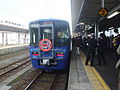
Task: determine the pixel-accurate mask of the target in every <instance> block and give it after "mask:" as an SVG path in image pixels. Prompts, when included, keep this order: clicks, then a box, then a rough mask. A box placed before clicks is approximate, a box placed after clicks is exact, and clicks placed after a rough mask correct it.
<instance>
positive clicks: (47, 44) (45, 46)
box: [39, 39, 52, 52]
mask: <svg viewBox="0 0 120 90" xmlns="http://www.w3.org/2000/svg"><path fill="white" fill-rule="evenodd" d="M39 47H40V49H41V50H42V51H44V52H47V51H50V50H51V48H52V43H51V41H50V40H49V39H42V40H40V42H39Z"/></svg>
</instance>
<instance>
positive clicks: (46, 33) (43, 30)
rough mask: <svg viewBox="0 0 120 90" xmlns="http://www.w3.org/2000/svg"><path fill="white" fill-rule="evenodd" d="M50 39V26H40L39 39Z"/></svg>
mask: <svg viewBox="0 0 120 90" xmlns="http://www.w3.org/2000/svg"><path fill="white" fill-rule="evenodd" d="M45 38H47V39H50V40H51V39H52V27H40V39H45Z"/></svg>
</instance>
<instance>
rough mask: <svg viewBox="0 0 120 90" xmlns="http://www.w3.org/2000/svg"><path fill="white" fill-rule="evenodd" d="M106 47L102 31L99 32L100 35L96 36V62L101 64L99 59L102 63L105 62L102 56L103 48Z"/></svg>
mask: <svg viewBox="0 0 120 90" xmlns="http://www.w3.org/2000/svg"><path fill="white" fill-rule="evenodd" d="M106 48H107V40H106V37H105V35H104V34H103V33H101V34H100V37H99V38H98V43H97V53H98V63H99V65H101V61H103V64H106V60H105V57H104V53H105V50H106Z"/></svg>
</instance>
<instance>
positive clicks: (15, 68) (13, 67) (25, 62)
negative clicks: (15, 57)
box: [0, 57, 31, 82]
mask: <svg viewBox="0 0 120 90" xmlns="http://www.w3.org/2000/svg"><path fill="white" fill-rule="evenodd" d="M30 64H31V62H30V58H29V57H26V58H23V59H22V60H19V61H17V62H14V63H12V64H10V65H8V66H5V67H1V68H0V82H2V81H3V80H5V79H7V78H9V77H10V76H12V75H14V74H15V73H17V72H19V71H20V70H23V68H25V67H27V66H29V65H30Z"/></svg>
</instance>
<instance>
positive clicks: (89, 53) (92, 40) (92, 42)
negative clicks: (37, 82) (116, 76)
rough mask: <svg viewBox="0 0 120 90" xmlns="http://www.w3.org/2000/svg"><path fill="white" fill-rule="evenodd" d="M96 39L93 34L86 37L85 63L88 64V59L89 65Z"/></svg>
mask: <svg viewBox="0 0 120 90" xmlns="http://www.w3.org/2000/svg"><path fill="white" fill-rule="evenodd" d="M96 46H97V40H96V39H95V38H94V35H92V36H91V37H89V38H88V39H87V59H86V62H85V65H88V62H89V60H90V61H91V66H93V62H94V57H95V52H96Z"/></svg>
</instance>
